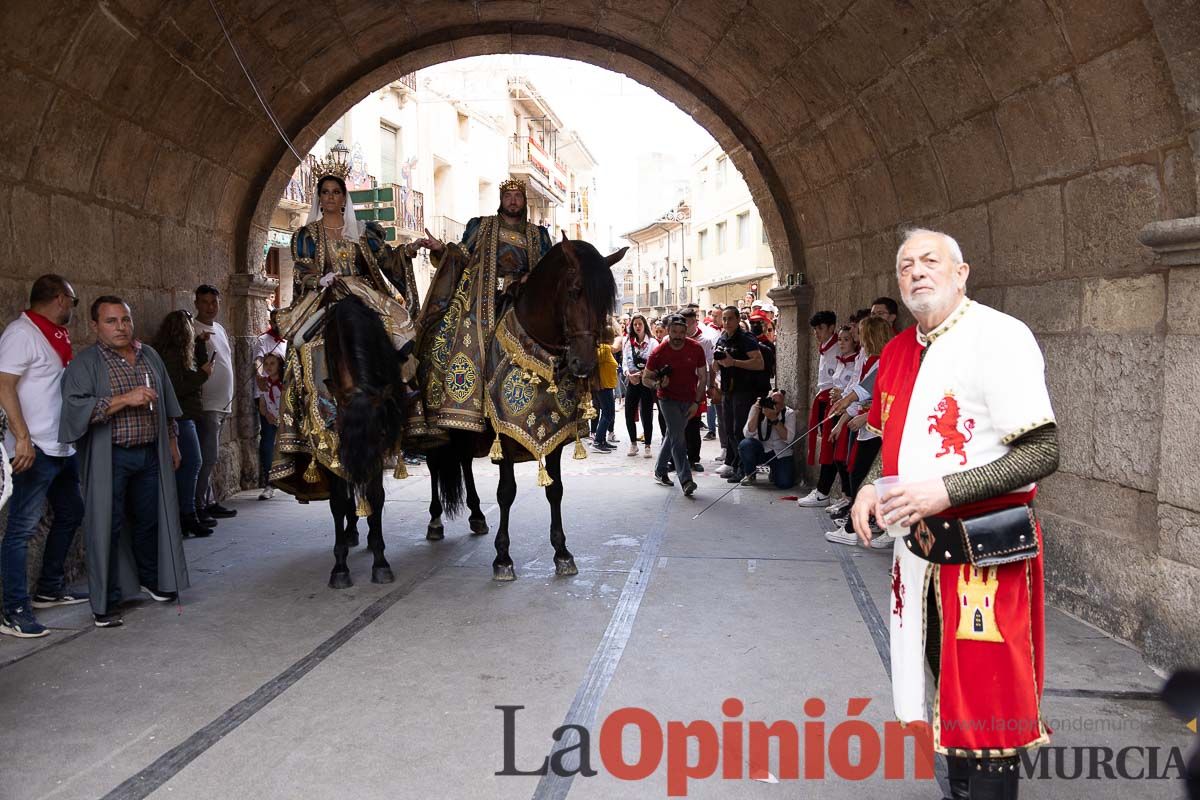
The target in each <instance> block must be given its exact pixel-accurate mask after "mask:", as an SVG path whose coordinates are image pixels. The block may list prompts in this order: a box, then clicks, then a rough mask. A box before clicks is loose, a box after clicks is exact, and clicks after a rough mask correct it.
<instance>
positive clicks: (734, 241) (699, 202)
mask: <svg viewBox="0 0 1200 800" xmlns="http://www.w3.org/2000/svg"><path fill="white" fill-rule="evenodd" d="M689 201H690V203H691V206H692V209H693V215H692V225H691V227H692V237H693V247H692V254H693V257H692V259H691V262H690V270H689V272H690V275H689V277H690V283H691V285H692V287H693V294H694V296H695V302H697V303H699V304H700V305H701V306H702V307H704V308H709V307H711V306H714V305H750V303H751V302H753V300H755V299H758V298H765V297H766V295H767V291H768V290H770V289H771V288H772V287H774V286H775V262H774V260H773V259H772V258H771V249H770V248H769V247H768V246H767V235H766V230H765V228H764V227H763V222H762V217H761V216H760V215H759V213H758V209H757V208H756V207H755V205H754V202H753V200H751V199H750V189H749V188H748V187H747V186H746V182H745V181H744V180H743V179H742V176H741V174H740V173H739V172H738V171H737V169H736V168H735V167H734V166H733V164H732V163H731V162H730V160H729V157H728V156H726V155H725V153H724V152H723V151H722V150H721V149H720V148H719V147H716V146H714V147H712V148H710V149H709V150H708V151H706V152H705V153H704V154H703V155H701V156H700V157H699V158H698V159H696V161H695V163H694V164H693V165H692V171H691V185H690V189H689Z"/></svg>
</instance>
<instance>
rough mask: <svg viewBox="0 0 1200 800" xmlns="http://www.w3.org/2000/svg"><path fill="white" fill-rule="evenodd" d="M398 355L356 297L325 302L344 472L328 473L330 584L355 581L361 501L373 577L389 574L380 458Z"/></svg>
mask: <svg viewBox="0 0 1200 800" xmlns="http://www.w3.org/2000/svg"><path fill="white" fill-rule="evenodd" d="M401 358H402V357H401V355H400V354H399V353H397V352H396V350H395V349H394V348H393V346H392V339H391V337H390V336H388V334H387V331H386V330H385V329H384V326H383V322H382V320H380V318H379V315H378V314H376V313H375V312H374V311H373V310H371V309H370V308H369V307H368V306H367V305H366V304H365V303H364V302H363V301H362V300H360V299H358V298H357V297H355V296H354V295H349V296H347V297H345V298H344V299H342V300H339V301H337V302H336V303H334V304H333V305H332V306H331V307H330V310H329V312H328V314H327V316H326V321H325V365H326V370H327V373H328V375H329V376H330V377H329V379H328V382H329V387H328V388H329V390H330V393H331V394H332V395H333V397H334V398H335V400H336V402H337V434H338V460H339V461H340V462H341V464H342V469H343V470H344V471H345V474H346V478H345V479H343V478H341V477H339V476H337V475H334V476H333V482H332V483H333V485H332V487H331V493H330V498H329V509H330V511H331V512H332V513H333V522H334V534H335V540H334V545H333V556H334V566H333V571H332V572H331V573H330V575H329V585H330V587H332V588H334V589H344V588H346V587H348V586H351V585H352V584H353V581H351V579H350V568H349V567H348V566H347V564H346V556H347V554H348V553H349V552H350V548H351V547H353V546H355V545H357V544H358V530H357V527H356V522H357V518H356V513H357V512H356V508H357V507H358V506H359V504H360V502H363V501H365V503H366V505H369V506H370V511H369V513H368V514H366V517H367V527H368V533H367V547H368V549H370V551H371V553H372V554H373V555H374V556H375V563H374V564H373V565H372V567H371V582H372V583H391V582H392V581H393V580H394V577H393V575H392V569H391V565H389V564H388V561H387V559H386V558H384V555H383V551H384V544H383V528H382V515H383V504H384V499H385V498H384V491H383V469H384V459H385V458H386V457H387V456H388V455H389V454H390V453H391V452H392V449H393V448H394V447H395V446H396V443H397V442H399V440H400V426H401V423H402V419H403V413H402V412H403V405H402V400H403V385H402V383H401V381H400V364H401ZM397 455H399V454H397ZM364 510H365V509H364Z"/></svg>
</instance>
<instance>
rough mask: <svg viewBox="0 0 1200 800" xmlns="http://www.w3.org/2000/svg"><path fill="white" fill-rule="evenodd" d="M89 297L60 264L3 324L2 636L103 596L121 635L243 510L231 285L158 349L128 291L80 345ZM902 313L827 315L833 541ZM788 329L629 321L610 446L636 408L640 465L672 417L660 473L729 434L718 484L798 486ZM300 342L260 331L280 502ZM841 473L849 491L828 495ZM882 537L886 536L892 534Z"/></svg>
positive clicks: (815, 501)
mask: <svg viewBox="0 0 1200 800" xmlns="http://www.w3.org/2000/svg"><path fill="white" fill-rule="evenodd" d="M78 302H79V299H78V296H77V295H76V293H75V291H74V289H73V288H72V286H71V284H70V283H69V282H68V281H67V280H66V279H64V278H62V277H61V276H58V275H43V276H42V277H40V278H38V279H37V281H35V282H34V285H33V289H32V291H31V294H30V307H29V309H28V310H27V311H25V312H23V313H22V315H21V316H20V317H19V318H18V319H17V320H15V321H14V322H13V323H12V324H10V325H8V326H7V327H6V328H5V330H4V332H3V335H2V336H0V409H2V410H3V412H4V415H5V416H6V417H7V420H8V431H7V433H6V435H5V446H6V449H7V451H8V452H10V453H12V454H13V458H12V467H13V479H12V503H11V506H10V509H9V515H8V527H7V532H6V534H5V536H4V539H3V542H2V544H0V573H2V576H3V583H4V593H3V609H2V613H0V633H3V634H8V635H12V636H19V637H39V636H45V635H47V634H48V633H49V631H48V630H47V629H46V628H45V626H43V625H41V623H39V622H38V621H37V618H36V616H35V614H34V609H39V608H49V607H53V606H59V605H70V604H77V603H84V602H90V603H91V606H92V611H93V614H94V616H95V622H96V625H97V626H99V627H113V626H117V625H120V624H122V618H121V613H120V605H121V603H122V602H124V601H125V600H128V599H132V597H133V596H135V595H137V594H139V593H144V594H146V595H148V596H149V597H151V598H152V599H154V600H158V601H162V602H169V601H171V600H174V599H175V598H176V597H177V592H178V591H179V589H181V588H183V587H186V586H187V565H186V561H185V558H184V553H183V549H182V546H181V544H180V542H181V540H182V539H183V538H184V537H188V536H195V537H208V536H211V535H213V533H214V530H215V528H216V527H217V525H218V524H219V521H220V520H222V519H228V518H230V517H233V516H235V515H236V513H237V512H236V511H235V510H233V509H230V508H227V507H225V506H223V505H221V504H220V503H219V502H217V498H216V497H215V495H214V491H213V483H214V481H213V473H214V470H215V468H216V466H217V463H218V458H219V444H220V437H221V430H222V428H223V427H224V425H225V424H226V422H227V420H228V418H229V416H230V414H231V411H232V408H233V397H234V389H235V381H234V372H233V357H232V346H231V343H230V338H229V335H228V333H227V332H226V330H225V328H224V327H223V326H222V324H221V323H220V321H219V317H220V312H221V294H220V291H219V290H218V289H217V288H216V287H213V286H209V285H202V286H199V287H198V288H197V289H196V291H195V296H194V309H195V310H194V312H193V311H188V310H177V311H172V312H171V313H169V314H168V315H167V316H166V318H165V319H163V321H162V322H161V324H160V325H159V327H158V332H157V335H156V336H155V338H154V342H153V346H151V345H149V344H145V343H143V342H141V341H140V340H139V339H138V338H137V337H136V336H135V335H134V330H135V324H134V313H133V310H132V309H131V308H130V306H129V304H128V303H126V302H125V301H124V300H122V299H121V298H120V297H116V296H108V295H106V296H102V297H99V298H96V299H95V300H94V301H93V302H92V303H91V305H90V307H89V313H90V321H91V330H92V333H93V335H94V337H95V340H96V341H95V344H93V345H91V346H89V347H86V348H83V349H82V350H80V351H79V352H78V353H74V352H73V350H72V346H71V343H70V337H69V335H68V329H67V325H68V324H69V323H70V321H71V318H72V315H73V314H74V313H75V310H76V307H77V305H78ZM896 311H897V307H896V303H895V301H893V300H891V299H890V298H886V297H885V298H879V299H878V300H876V301H875V303H874V304H873V305H872V306H871V308H870V309H865V310H863V311H860V312H856V313H855V314H854V315H852V316H851V318H850V320H849V324H847V325H844V326H842V327H838V324H837V317H836V315H835V314H834V313H833V312H831V311H823V312H820V313H818V314H815V315H814V316H813V317H812V319H811V321H810V324H811V327H812V331H813V334H814V337H815V342H816V345H817V354H818V361H819V365H818V383H817V387H816V393H815V397H814V398H813V402H812V406H811V413H810V422H811V423H813V424H815V423H816V422H817V421H818V420H825V421H824V422H823V423H822V424H821V425H820V426H819V427H818V430H817V431H816V432H814V433H813V435H812V436H811V437H810V441H809V446H808V454H809V462H810V464H812V463H814V462H816V463H819V465H820V472H819V476H818V482H817V486H816V488H814V489H813V490H812V491H811V492H809V493H808V494H807V495H805V496H804V497H802V498H800V499H799V500H798V502H799V504H800V505H802V506H809V507H812V506H828V507H829V511H830V514H831V516H834V517H835V520H836V522H837V525H838V527H837V529H836V530H834V531H831V532H830V533H828V534H827V535H826V538H828V539H829V540H830V541H835V542H840V543H845V544H852V543H853V541H854V534H853V533H852V529H851V527H850V525H849V524H848V522H847V520H846V519H845V516H846V514H847V513H848V509H849V506H850V503H851V501H852V498H853V496H854V492H855V490H856V489H857V485H858V484H859V483H861V481H862V480H863V477H864V476H865V474H866V467H869V466H870V463H871V460H872V459H873V458H874V455H875V453H876V452H877V451H878V448H879V439H878V436H877V435H876V434H875V433H873V432H872V431H871V430H869V429H868V428H866V427H865V420H866V404H867V403H869V400H870V386H871V380H872V379H873V375H874V372H873V370H874V365H875V362H876V360H877V359H878V355H879V352H880V351H881V350H882V348H883V345H884V344H886V343H887V341H888V339H889V338H890V337H891V335H892V326H893V325H894V322H895V318H896ZM775 324H776V320H775V309H774V307H773V306H771V305H770V303H766V302H756V303H755V304H754V305H753V306H752V307H751V308H748V309H743V308H739V307H737V306H732V305H731V306H725V307H722V306H715V307H713V308H711V309H709V310H707V311H705V310H702V309H701V308H700V307H699V306H698V305H695V304H692V305H689V306H687V307H685V308H682V309H680V310H679V312H678V313H674V314H670V315H667V316H665V317H663V318H660V319H655V320H648V319H647V318H646V317H645V316H643V315H641V314H634V315H632V316H630V317H626V318H624V319H615V318H614V319H613V320H612V324H611V329H610V330H608V331H607V332H606V334H605V336H604V340H603V342H602V343H601V345H600V346H599V352H598V354H597V355H598V361H597V363H598V367H597V375H596V380H595V382H594V385H593V403H594V406H595V408H596V409H597V411H598V415H597V418H596V419H595V420H594V421H593V425H592V436H591V438H592V449H593V450H594V451H595V452H598V453H605V454H606V453H610V452H612V451H614V450H616V449H617V444H618V443H619V440H618V438H617V436H616V430H615V428H616V417H617V413H618V401H621V402H622V403H623V413H624V418H625V433H626V435H628V437H629V447H628V451H627V455H628V456H629V457H631V458H636V457H637V456H638V455H639V454H640V455H641V456H642V457H643V458H645V459H650V458H653V457H654V451H653V449H652V445H653V443H654V429H655V421H656V420H657V422H658V428H659V431H660V435H661V437H662V445H661V447H660V448H659V450H658V454H657V461H656V462H655V465H654V470H653V474H654V479H655V481H656V482H658V483H660V484H663V485H667V486H675V485H676V483H678V486H679V488H680V490H681V491H682V492H683V493H684V494H685V495H688V496H691V495H692V494H693V493H695V492H696V490H697V484H696V482H695V480H694V476H695V475H696V474H697V473H700V472H703V471H704V465H703V464H702V462H701V443H702V441H703V440H704V439H708V440H713V439H718V438H719V439H720V445H721V453H720V456H719V458H718V459H717V461H718V463H719V466H718V468H717V470H716V474H717V475H718V476H719V477H721V478H723V479H725V480H726V481H728V482H729V483H734V484H736V483H741V484H743V485H745V484H753V483H756V482H757V481H758V478H759V474H760V472H761V473H764V474H766V475H767V476H768V479H769V481H770V484H771V485H772V486H774V487H777V488H780V489H788V488H791V487H792V486H794V485H795V484H796V481H797V474H796V463H795V461H796V458H795V456H794V450H795V449H796V448H797V446H798V445H797V441H796V437H797V431H798V430H799V429H800V428H801V427H803V426H802V425H801V423H800V418H799V415H798V412H797V411H796V410H795V409H794V408H792V407H789V405H788V400H789V398H788V397H787V395H786V393H785V392H784V391H783V390H781V389H779V388H778V387H776V386H775V361H776V357H775ZM286 347H287V343H286V341H285V340H284V339H283V337H282V335H281V333H280V331H279V329H278V327H277V322H276V318H275V314H274V312H272V314H271V318H270V326H269V327H268V329H267V330H266V331H264V332H263V333H262V334H261V335H259V336H258V337H257V338H256V339H255V340H254V342H253V343H252V357H253V360H254V374H255V380H254V385H253V387H252V390H253V393H254V401H255V405H256V407H257V411H258V417H259V430H260V440H259V462H260V463H259V469H260V484H261V486H262V487H263V488H262V491H261V493H260V495H259V499H260V500H269V499H271V498H272V497H273V495H274V489H273V488H272V487H271V486H270V483H269V481H268V473H269V469H270V464H271V459H272V455H273V451H274V443H275V433H276V430H277V426H278V416H279V403H280V398H281V396H282V391H283V373H284V363H285V358H286V352H287V351H286ZM639 424H640V426H641V430H640V434H639V429H638V426H639ZM671 473H675V476H676V479H675V480H673V479H672V478H671ZM81 474H82V476H83V480H81ZM838 479H840V481H841V488H842V493H843V495H844V497H843V499H842V500H840V501H838V502H836V503H834V504H832V505H830V502H831V501H830V494H831V492H832V491H833V484H834V482H835V480H838ZM47 505H49V508H50V511H51V520H52V522H51V524H50V530H49V534H48V537H47V540H46V545H45V554H44V557H43V563H42V569H41V573H40V578H39V579H38V582H37V585H36V586H35V587H34V591H33V593H32V594H30V591H29V587H28V586H27V585H26V566H27V560H28V559H27V552H28V543H29V540H30V539H31V538H32V536H33V535H34V533H35V532H36V530H37V528H38V526H39V524H40V521H41V518H42V513H43V509H45V508H46V506H47ZM81 523H82V526H83V531H84V536H85V538H86V545H87V547H86V551H87V558H88V564H87V566H88V580H89V592H87V593H83V592H71V591H69V590H68V589H67V587H66V584H65V581H64V565H65V560H66V557H67V553H68V551H69V549H70V547H71V543H72V541H73V538H74V536H75V531H76V529H77V528H79V527H80V524H81ZM875 541H877V542H879V543H880V544H879V545H878V546H880V547H882V546H885V545H886V544H887V540H886V534H880V535H879V536H878V537H877V538H876V540H875Z"/></svg>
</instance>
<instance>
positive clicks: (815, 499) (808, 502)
mask: <svg viewBox="0 0 1200 800" xmlns="http://www.w3.org/2000/svg"><path fill="white" fill-rule="evenodd" d="M828 504H829V495H827V494H821V493H820V492H818V491H817V490H816V489H813V490H812V491H811V492H809V493H808V494H806V495H804V497H801V498H800V499H799V500H797V501H796V505H798V506H803V507H805V508H821V507H822V506H826V505H828Z"/></svg>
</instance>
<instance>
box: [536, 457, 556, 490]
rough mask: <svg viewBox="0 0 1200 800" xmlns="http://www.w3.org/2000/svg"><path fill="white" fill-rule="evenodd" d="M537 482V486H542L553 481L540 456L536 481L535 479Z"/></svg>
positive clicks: (548, 484)
mask: <svg viewBox="0 0 1200 800" xmlns="http://www.w3.org/2000/svg"><path fill="white" fill-rule="evenodd" d="M537 483H538V486H541V487H542V488H545V487H547V486H550V485H552V484H553V483H554V479H553V478H551V477H550V473H549V472H547V471H546V465H545V464H543V463H542V460H541V459H540V458H539V459H538V481H537Z"/></svg>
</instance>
